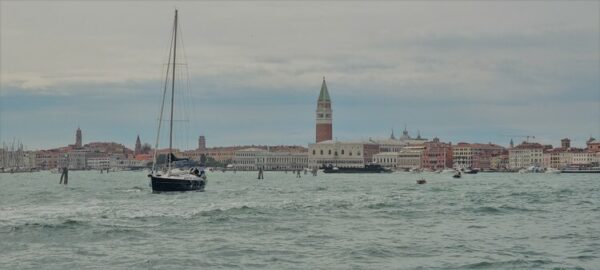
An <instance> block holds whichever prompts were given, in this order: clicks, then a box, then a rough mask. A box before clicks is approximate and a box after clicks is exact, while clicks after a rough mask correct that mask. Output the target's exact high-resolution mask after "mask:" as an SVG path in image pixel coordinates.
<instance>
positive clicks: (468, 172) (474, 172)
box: [462, 168, 479, 174]
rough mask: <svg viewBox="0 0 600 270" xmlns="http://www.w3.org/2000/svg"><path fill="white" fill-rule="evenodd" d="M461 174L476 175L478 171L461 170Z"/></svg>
mask: <svg viewBox="0 0 600 270" xmlns="http://www.w3.org/2000/svg"><path fill="white" fill-rule="evenodd" d="M462 172H463V173H465V174H477V173H478V172H479V170H477V169H471V168H466V169H463V170H462Z"/></svg>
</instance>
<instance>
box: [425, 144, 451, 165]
mask: <svg viewBox="0 0 600 270" xmlns="http://www.w3.org/2000/svg"><path fill="white" fill-rule="evenodd" d="M424 147H425V149H424V150H423V156H422V159H421V167H422V168H424V169H428V170H438V169H444V168H452V165H453V164H452V144H450V143H444V142H440V140H439V139H438V138H434V139H433V141H430V142H426V143H424Z"/></svg>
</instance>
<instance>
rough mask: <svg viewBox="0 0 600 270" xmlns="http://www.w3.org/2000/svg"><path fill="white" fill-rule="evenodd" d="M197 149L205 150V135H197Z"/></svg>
mask: <svg viewBox="0 0 600 270" xmlns="http://www.w3.org/2000/svg"><path fill="white" fill-rule="evenodd" d="M198 150H206V137H204V135H202V136H200V137H198Z"/></svg>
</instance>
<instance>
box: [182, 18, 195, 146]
mask: <svg viewBox="0 0 600 270" xmlns="http://www.w3.org/2000/svg"><path fill="white" fill-rule="evenodd" d="M183 32H184V31H183V27H180V30H179V35H180V37H181V39H180V41H181V50H182V56H183V61H184V63H185V64H186V67H185V74H182V75H183V76H185V79H186V81H185V83H186V85H185V89H186V90H187V91H186V94H188V98H187V103H188V105H189V107H187V108H185V109H186V114H187V115H188V116H189V115H190V114H191V115H192V116H195V115H197V114H196V110H195V108H196V107H195V104H196V103H195V102H194V95H193V94H192V91H191V87H190V69H189V66H188V65H187V63H188V57H187V50H186V48H185V43H184V38H183ZM186 128H187V129H188V130H187V132H186V140H185V142H186V148H188V149H189V142H190V138H189V135H190V133H191V132H190V131H191V127H190V126H189V125H188V126H186Z"/></svg>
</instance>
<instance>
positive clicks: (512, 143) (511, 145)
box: [508, 138, 515, 148]
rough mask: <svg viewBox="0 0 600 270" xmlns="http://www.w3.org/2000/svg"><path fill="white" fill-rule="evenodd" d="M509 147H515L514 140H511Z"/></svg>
mask: <svg viewBox="0 0 600 270" xmlns="http://www.w3.org/2000/svg"><path fill="white" fill-rule="evenodd" d="M508 145H509V146H510V148H513V147H515V143H514V142H513V140H512V138H510V143H508Z"/></svg>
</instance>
